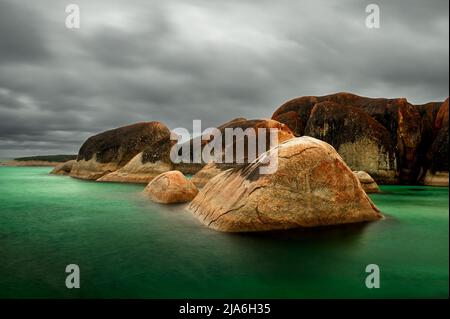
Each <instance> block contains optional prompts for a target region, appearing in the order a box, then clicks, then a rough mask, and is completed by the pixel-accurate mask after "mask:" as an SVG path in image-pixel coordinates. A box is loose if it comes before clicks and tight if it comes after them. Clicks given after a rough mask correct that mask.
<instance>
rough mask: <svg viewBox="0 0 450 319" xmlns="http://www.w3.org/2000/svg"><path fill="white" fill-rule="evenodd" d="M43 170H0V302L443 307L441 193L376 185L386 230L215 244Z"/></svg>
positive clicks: (213, 237)
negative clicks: (376, 281) (406, 301)
mask: <svg viewBox="0 0 450 319" xmlns="http://www.w3.org/2000/svg"><path fill="white" fill-rule="evenodd" d="M49 171H50V168H36V167H0V298H23V297H38V298H47V297H58V298H80V297H82V298H94V297H95V298H252V297H253V298H355V297H362V298H384V297H387V298H398V297H401V298H408V297H448V288H449V277H448V266H449V256H448V253H449V235H448V234H449V228H448V226H449V225H448V217H449V207H448V205H449V202H448V188H433V187H418V186H415V187H411V186H384V187H382V190H383V193H381V194H376V195H372V196H371V197H372V199H373V200H374V202H375V203H376V205H377V206H378V207H379V208H380V209H381V211H382V212H383V213H384V214H385V215H386V219H384V220H382V221H379V222H374V223H370V224H361V225H351V226H341V227H329V228H318V229H312V230H307V231H298V230H297V231H288V232H281V233H280V232H278V233H261V234H226V233H219V232H215V231H213V230H210V229H207V228H205V227H204V226H202V225H201V224H200V223H199V222H197V220H196V219H195V218H194V217H193V216H191V214H190V213H189V212H186V211H184V210H183V206H161V205H157V204H154V203H151V202H150V201H148V200H147V199H145V198H143V197H142V196H141V195H140V192H141V190H142V189H143V186H142V185H127V184H110V183H94V182H86V181H80V180H76V179H72V178H70V177H63V176H50V175H48V172H49ZM68 264H77V265H79V267H80V271H81V288H80V289H67V288H66V286H65V278H66V276H67V274H66V273H65V267H66V265H68ZM368 264H377V265H378V266H379V267H380V279H381V282H380V283H381V286H380V288H379V289H368V288H366V286H365V278H366V276H367V275H368V274H367V273H366V272H365V267H366V265H368Z"/></svg>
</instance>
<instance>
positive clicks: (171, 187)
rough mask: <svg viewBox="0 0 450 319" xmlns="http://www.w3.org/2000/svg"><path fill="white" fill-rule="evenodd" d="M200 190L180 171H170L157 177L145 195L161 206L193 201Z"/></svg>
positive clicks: (145, 191) (146, 189)
mask: <svg viewBox="0 0 450 319" xmlns="http://www.w3.org/2000/svg"><path fill="white" fill-rule="evenodd" d="M197 193H198V190H197V188H196V187H195V185H194V184H193V183H192V182H191V181H190V180H188V179H187V178H186V177H185V176H184V175H183V173H181V172H180V171H169V172H165V173H162V174H160V175H158V176H156V177H155V178H154V179H153V180H152V181H151V182H150V183H149V184H148V185H147V187H146V188H145V190H144V194H146V195H147V196H149V197H150V199H151V200H152V201H154V202H157V203H161V204H173V203H185V202H189V201H191V200H192V199H193V198H194V197H195V195H197Z"/></svg>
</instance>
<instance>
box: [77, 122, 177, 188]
mask: <svg viewBox="0 0 450 319" xmlns="http://www.w3.org/2000/svg"><path fill="white" fill-rule="evenodd" d="M167 139H170V131H169V129H168V128H167V127H166V126H165V125H164V124H162V123H160V122H142V123H137V124H132V125H128V126H124V127H120V128H116V129H113V130H109V131H106V132H103V133H100V134H97V135H95V136H92V137H90V138H88V139H87V140H86V142H84V144H83V145H82V146H81V148H80V151H79V152H78V157H77V162H76V163H75V164H74V165H73V167H72V170H71V173H70V176H72V177H77V178H82V179H91V180H97V179H98V178H100V177H102V176H104V175H106V174H108V173H111V172H114V171H116V170H117V169H119V168H121V167H123V166H125V165H126V164H127V163H128V162H129V161H130V160H131V159H132V158H133V157H135V156H136V155H137V154H139V153H140V152H142V151H143V150H144V149H146V148H148V147H149V146H151V145H155V144H156V145H158V143H160V142H161V141H164V140H167Z"/></svg>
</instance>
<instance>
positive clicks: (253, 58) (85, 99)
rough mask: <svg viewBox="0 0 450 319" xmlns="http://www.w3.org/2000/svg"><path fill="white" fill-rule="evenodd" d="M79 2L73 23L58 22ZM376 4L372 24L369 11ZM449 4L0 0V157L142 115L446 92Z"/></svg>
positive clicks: (75, 145)
mask: <svg viewBox="0 0 450 319" xmlns="http://www.w3.org/2000/svg"><path fill="white" fill-rule="evenodd" d="M70 3H75V4H78V5H79V7H80V10H81V28H80V29H67V28H66V26H65V18H66V13H65V7H66V5H68V4H70ZM369 3H376V4H378V5H379V6H380V9H381V21H380V22H381V25H380V28H379V29H368V28H366V27H365V18H366V15H367V14H366V13H365V8H366V6H367V5H368V4H369ZM448 6H449V2H448V0H430V1H411V0H394V1H393V0H389V1H387V0H386V1H381V0H377V1H375V0H371V1H362V0H359V1H358V0H354V1H350V0H340V1H335V0H326V1H325V0H322V1H321V0H312V1H303V0H281V1H278V0H277V1H272V0H258V1H250V0H227V1H223V0H222V1H218V0H190V1H189V0H185V1H175V0H174V1H172V0H161V1H152V0H127V1H125V0H123V1H111V0H96V1H92V0H90V1H88V0H87V1H84V0H83V1H82V0H71V1H67V2H66V1H61V0H53V1H51V0H35V1H29V0H0V43H1V44H0V158H10V157H17V156H26V155H37V154H58V153H68V154H75V153H77V151H78V149H79V147H80V145H81V143H82V142H83V141H84V139H85V138H86V137H88V136H89V135H92V134H94V133H97V132H100V131H103V130H106V129H109V128H113V127H117V126H122V125H126V124H130V123H134V122H140V121H152V120H158V121H162V122H164V123H166V124H167V125H168V126H169V127H171V128H176V127H186V128H191V127H192V120H193V119H201V120H202V121H203V123H202V124H203V126H204V127H205V128H206V127H208V126H215V125H218V124H220V123H222V122H225V121H227V120H229V119H232V118H235V117H241V116H242V117H246V118H268V117H270V116H271V114H272V113H273V111H274V110H275V109H276V108H277V107H278V106H279V105H281V104H282V103H283V102H285V101H286V100H289V99H291V98H294V97H297V96H302V95H323V94H329V93H334V92H339V91H348V92H353V93H356V94H359V95H364V96H370V97H406V98H407V99H408V100H409V101H410V102H412V103H417V104H418V103H423V102H427V101H436V100H437V101H439V100H444V99H445V98H446V97H447V96H448V85H449V62H448V57H449V31H448V30H449V7H448Z"/></svg>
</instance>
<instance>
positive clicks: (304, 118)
mask: <svg viewBox="0 0 450 319" xmlns="http://www.w3.org/2000/svg"><path fill="white" fill-rule="evenodd" d="M323 102H333V103H335V104H338V105H340V106H341V107H347V108H352V111H351V112H350V111H347V112H345V113H346V116H347V117H349V116H353V115H352V114H350V113H356V112H355V109H359V110H361V111H362V112H363V114H365V115H361V114H360V115H358V117H360V118H364V117H366V118H368V117H370V118H372V119H373V120H375V121H376V122H378V124H380V125H381V126H382V127H384V129H385V131H387V132H388V134H389V137H390V138H383V141H381V142H382V143H384V142H386V144H385V145H383V149H384V151H383V153H384V154H386V153H387V154H389V155H388V158H389V160H388V162H390V163H391V164H394V165H393V166H392V165H389V174H388V176H389V177H388V178H386V174H385V173H386V172H384V171H383V169H384V168H382V169H381V170H380V171H379V172H375V171H373V168H374V167H373V160H371V161H368V162H367V165H368V166H367V167H366V164H364V166H362V167H361V166H355V163H361V162H360V161H359V159H358V157H360V156H361V155H360V152H359V151H358V149H359V148H358V147H357V145H355V144H353V143H351V144H350V145H348V146H349V147H346V148H344V150H345V153H343V151H344V150H342V149H340V145H338V144H339V143H340V144H341V142H340V141H338V140H339V139H340V138H339V137H338V136H339V135H340V134H341V131H340V130H337V129H336V126H334V127H333V128H328V130H327V134H325V135H327V136H326V137H327V138H328V141H330V143H331V144H332V145H333V146H334V147H335V148H336V149H337V150H338V152H339V153H340V154H341V155H342V156H343V157H344V158H345V160H346V161H347V162H348V164H349V166H350V167H352V168H353V169H354V170H365V171H367V172H369V173H370V174H371V175H372V176H373V178H374V179H375V180H376V181H377V182H379V183H383V184H385V183H403V184H417V183H419V182H420V181H421V179H423V176H424V175H425V174H424V173H425V171H427V169H428V167H429V166H430V163H429V162H430V157H429V156H427V153H428V152H429V149H430V146H431V145H432V144H434V143H433V142H434V141H435V140H437V143H438V144H439V145H441V147H443V146H442V145H443V143H442V142H443V139H444V135H445V133H444V132H445V127H444V126H443V129H444V130H441V129H437V128H436V127H434V124H435V121H438V107H439V106H440V105H441V104H442V103H437V102H431V103H427V104H424V105H417V106H415V105H412V104H410V103H408V101H407V100H406V99H404V98H398V99H384V98H367V97H361V96H358V95H354V94H350V93H337V94H331V95H325V96H317V97H316V96H306V97H300V98H296V99H293V100H291V101H288V102H286V103H284V104H283V105H281V106H280V107H279V108H278V109H277V110H276V111H275V112H274V114H273V116H272V119H274V120H277V121H280V122H282V123H285V124H286V125H288V126H289V127H290V128H291V130H292V131H293V132H294V133H295V134H296V135H297V136H302V135H311V136H313V137H317V138H323V137H324V134H323V133H324V132H323V130H320V129H318V128H315V127H314V125H315V124H314V123H319V124H320V123H325V122H329V121H330V120H331V118H333V121H335V119H334V118H336V117H338V118H342V116H341V115H340V114H326V113H324V112H322V114H321V115H322V116H323V118H322V119H320V118H318V114H317V113H315V114H314V113H313V112H312V110H313V109H314V107H315V106H316V105H317V104H321V103H323ZM335 104H333V105H335ZM334 108H335V109H336V110H339V111H342V110H343V109H342V108H337V107H336V106H334ZM441 114H445V112H444V111H442V112H441ZM313 115H314V117H312V116H313ZM447 118H448V117H447ZM311 119H313V120H314V121H312V122H311ZM348 121H349V120H348V119H344V120H343V122H342V119H341V123H342V124H343V126H347V125H348V124H349V123H348ZM369 121H371V120H369ZM310 122H311V123H310ZM350 122H351V121H350ZM371 122H373V121H371ZM343 126H340V127H339V129H342V128H343ZM351 126H352V128H353V129H355V130H356V131H358V132H359V133H357V134H355V136H354V138H355V140H359V139H360V136H359V135H358V134H360V132H364V131H366V129H367V120H363V121H362V122H361V127H358V124H357V123H356V122H354V121H353V122H351ZM307 128H308V130H307V131H306V129H307ZM345 131H347V132H350V128H346V129H345ZM437 131H441V132H442V133H441V136H440V138H438V137H437V135H439V132H437ZM385 135H386V134H385V133H383V136H385ZM332 137H333V138H332ZM348 137H349V136H348ZM331 139H333V140H331ZM335 142H337V143H338V144H335ZM353 146H354V151H351V150H350V149H352V148H353ZM378 146H380V145H378ZM438 148H439V147H438V146H437V145H436V146H434V149H435V150H436V152H437V153H438V154H441V155H443V154H444V153H443V152H442V151H437V149H438ZM367 152H368V156H370V157H372V159H374V158H376V157H378V155H379V148H377V147H375V148H374V147H372V148H371V149H369V150H368V151H367ZM392 152H394V154H395V162H393V161H392ZM441 158H442V157H440V156H438V161H440V162H442V160H441ZM381 167H383V166H381ZM392 172H395V177H394V178H392Z"/></svg>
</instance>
